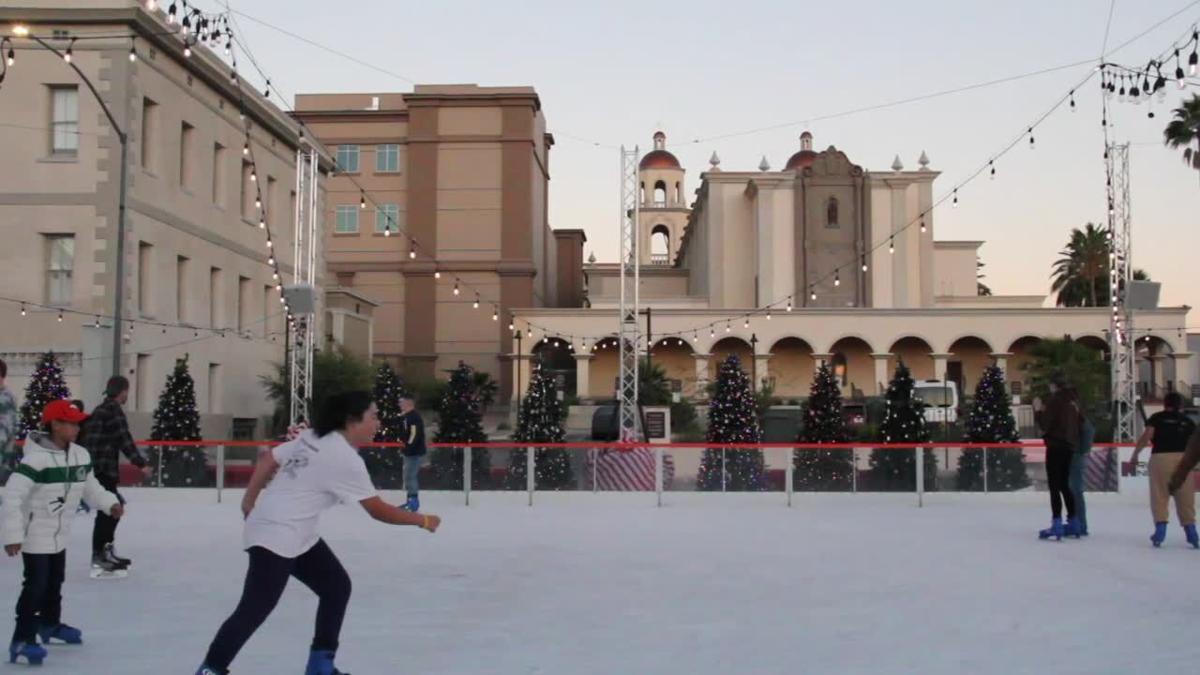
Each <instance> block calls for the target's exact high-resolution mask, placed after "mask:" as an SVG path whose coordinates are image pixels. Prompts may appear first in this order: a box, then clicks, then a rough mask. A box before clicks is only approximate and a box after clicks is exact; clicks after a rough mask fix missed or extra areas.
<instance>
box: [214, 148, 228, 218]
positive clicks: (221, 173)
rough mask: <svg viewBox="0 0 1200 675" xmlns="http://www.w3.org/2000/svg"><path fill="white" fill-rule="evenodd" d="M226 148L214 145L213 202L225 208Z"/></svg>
mask: <svg viewBox="0 0 1200 675" xmlns="http://www.w3.org/2000/svg"><path fill="white" fill-rule="evenodd" d="M225 158H226V153H225V146H223V145H221V144H220V143H213V176H212V180H213V182H212V200H213V203H214V204H216V205H217V206H222V207H223V206H225Z"/></svg>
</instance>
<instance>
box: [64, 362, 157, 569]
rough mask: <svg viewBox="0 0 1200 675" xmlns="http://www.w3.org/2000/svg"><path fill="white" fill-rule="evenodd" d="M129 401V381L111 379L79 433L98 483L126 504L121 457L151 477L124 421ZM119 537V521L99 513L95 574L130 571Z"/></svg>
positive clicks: (94, 537) (94, 539)
mask: <svg viewBox="0 0 1200 675" xmlns="http://www.w3.org/2000/svg"><path fill="white" fill-rule="evenodd" d="M128 399H129V380H127V379H125V378H124V377H121V376H120V375H114V376H112V377H110V378H108V384H106V385H105V387H104V402H103V403H101V404H100V405H98V406H96V409H95V410H94V411H93V412H92V414H91V417H90V418H89V419H88V421H87V423H85V424H84V425H83V428H82V430H81V431H80V433H79V444H80V445H82V446H83V447H85V448H87V450H88V452H90V453H91V454H92V462H93V465H94V466H95V470H96V480H98V481H100V484H101V485H103V486H104V489H105V490H108V491H109V492H112V493H113V494H115V495H117V499H120V500H121V503H122V504H124V503H125V499H124V498H123V497H122V496H121V493H120V492H119V491H118V490H117V485H118V484H119V483H120V481H121V473H120V467H121V464H120V462H121V454H124V455H125V456H126V457H128V458H129V461H130V462H131V463H132V464H133V465H134V466H136V467H138V468H139V469H141V470H142V474H143V475H149V474H150V467H149V466H148V463H147V462H146V458H145V457H144V456H143V455H142V453H141V451H140V450H138V447H137V445H136V444H135V443H134V442H133V436H131V435H130V434H129V423H128V422H126V421H125V411H124V409H122V407H121V406H123V405H125V402H126V401H127V400H128ZM89 503H90V502H89ZM116 534H117V520H116V519H115V518H110V517H109V516H108V515H106V514H104V513H102V512H97V513H96V525H95V527H94V528H93V530H92V572H93V574H94V575H96V576H106V575H112V574H113V573H115V572H119V571H122V570H125V569H127V568H128V567H129V566H130V565H131V564H132V563H133V561H131V560H130V559H129V558H122V557H121V556H119V555H117V552H116V550H115V549H114V548H113V539H114V538H115V537H116Z"/></svg>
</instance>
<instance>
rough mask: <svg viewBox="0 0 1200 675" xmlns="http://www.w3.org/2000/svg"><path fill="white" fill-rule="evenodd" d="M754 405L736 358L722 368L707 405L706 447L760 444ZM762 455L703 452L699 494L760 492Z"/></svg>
mask: <svg viewBox="0 0 1200 675" xmlns="http://www.w3.org/2000/svg"><path fill="white" fill-rule="evenodd" d="M756 403H757V401H756V399H755V396H754V390H753V389H752V388H751V386H750V376H749V375H747V374H746V371H744V370H742V365H741V362H740V361H739V360H738V357H737V356H736V355H733V354H730V355H729V358H727V359H725V361H724V362H723V363H722V364H721V367H720V369H719V370H718V371H717V381H716V386H715V388H714V391H713V395H712V398H711V399H710V401H709V404H708V438H707V440H708V442H709V443H759V442H761V441H762V427H761V426H760V425H759V421H758V410H757V405H756ZM763 468H764V467H763V454H762V451H761V450H723V449H721V448H709V449H707V450H705V451H704V458H703V459H702V460H701V463H700V473H699V475H698V476H697V479H696V483H697V487H698V488H699V489H701V490H720V489H721V488H722V485H724V488H725V489H726V490H762V489H763V487H764V480H763Z"/></svg>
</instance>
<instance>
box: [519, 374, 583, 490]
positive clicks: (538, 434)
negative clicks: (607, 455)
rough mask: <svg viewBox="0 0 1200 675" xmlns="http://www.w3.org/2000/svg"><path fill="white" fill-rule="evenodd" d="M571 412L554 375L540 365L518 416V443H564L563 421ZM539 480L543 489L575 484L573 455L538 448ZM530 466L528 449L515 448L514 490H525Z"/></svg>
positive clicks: (536, 478)
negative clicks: (560, 399)
mask: <svg viewBox="0 0 1200 675" xmlns="http://www.w3.org/2000/svg"><path fill="white" fill-rule="evenodd" d="M566 415H567V411H566V409H565V408H564V407H563V404H562V402H561V401H559V400H558V384H557V382H556V381H555V379H554V375H553V374H552V373H550V372H549V371H548V370H546V369H545V368H543V367H542V364H540V363H539V364H537V365H536V367H535V370H534V372H533V377H532V379H531V380H530V382H529V390H528V391H527V392H526V393H525V400H523V401H521V410H520V412H519V413H518V415H517V429H516V431H514V432H513V437H512V438H513V440H514V441H516V442H518V443H562V442H563V439H564V437H565V434H564V432H563V427H562V421H563V419H564V418H565V417H566ZM534 457H535V459H536V462H537V469H536V475H535V480H536V484H537V489H539V490H561V489H563V488H569V487H573V486H574V484H575V476H574V473H573V472H572V471H571V455H570V453H569V452H568V451H567V450H564V449H562V448H537V451H536V452H535V454H534ZM527 468H528V465H527V461H526V455H525V450H524V449H521V450H513V453H512V459H511V461H510V463H509V467H508V484H509V488H510V489H513V490H524V489H525V487H526V485H527V484H528V482H527V475H528V474H527V471H526V469H527Z"/></svg>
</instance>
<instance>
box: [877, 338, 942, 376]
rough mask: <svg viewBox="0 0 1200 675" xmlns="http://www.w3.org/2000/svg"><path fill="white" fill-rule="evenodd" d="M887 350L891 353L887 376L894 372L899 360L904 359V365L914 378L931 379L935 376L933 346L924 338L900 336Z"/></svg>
mask: <svg viewBox="0 0 1200 675" xmlns="http://www.w3.org/2000/svg"><path fill="white" fill-rule="evenodd" d="M888 352H889V353H890V354H891V355H892V358H890V359H888V373H889V377H891V374H894V373H895V372H896V366H897V365H898V364H899V362H900V361H904V365H906V366H908V370H909V371H910V372H911V373H912V376H913V379H914V380H932V379H934V378H935V377H936V373H935V371H934V367H933V347H930V346H929V343H928V342H926V341H925V340H924V339H922V338H919V337H914V336H908V337H902V338H900V339H899V340H896V341H895V342H893V343H892V346H891V348H890V349H888Z"/></svg>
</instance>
